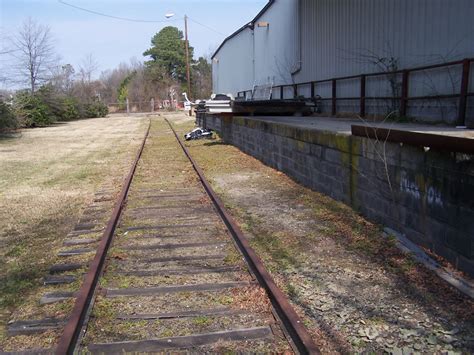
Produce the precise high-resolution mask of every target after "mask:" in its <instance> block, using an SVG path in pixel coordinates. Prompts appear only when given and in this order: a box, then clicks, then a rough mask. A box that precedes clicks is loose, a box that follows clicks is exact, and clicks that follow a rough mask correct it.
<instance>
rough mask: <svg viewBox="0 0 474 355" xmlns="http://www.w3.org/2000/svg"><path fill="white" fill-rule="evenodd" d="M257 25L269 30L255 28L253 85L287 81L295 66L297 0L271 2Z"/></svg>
mask: <svg viewBox="0 0 474 355" xmlns="http://www.w3.org/2000/svg"><path fill="white" fill-rule="evenodd" d="M258 22H268V23H269V27H258V26H257V25H256V26H255V30H254V34H255V37H254V40H255V82H256V84H265V83H268V82H274V83H275V85H279V84H286V83H288V82H291V72H292V71H293V70H294V69H295V66H296V64H297V63H296V50H297V43H298V42H297V31H296V30H297V1H296V0H278V1H275V3H274V5H273V6H272V7H270V8H269V9H268V10H267V12H265V14H264V15H263V16H262V17H261V18H260V19H259V20H258Z"/></svg>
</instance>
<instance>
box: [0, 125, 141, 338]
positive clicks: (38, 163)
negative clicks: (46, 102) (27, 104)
mask: <svg viewBox="0 0 474 355" xmlns="http://www.w3.org/2000/svg"><path fill="white" fill-rule="evenodd" d="M146 123H147V121H146V120H145V119H136V118H134V119H131V118H125V117H115V118H100V119H90V120H85V121H75V122H70V123H67V124H61V125H57V126H53V127H48V128H38V129H35V130H25V131H23V133H22V135H21V136H19V137H17V138H13V139H12V138H9V139H0V165H1V166H2V169H0V259H1V262H0V347H3V346H2V344H3V342H4V341H5V340H6V338H5V324H6V322H7V321H9V320H10V319H11V317H12V314H14V318H15V317H21V312H22V310H27V309H30V308H32V307H39V306H38V304H37V302H38V299H39V295H35V292H36V291H37V290H38V288H39V286H41V278H42V277H43V276H44V275H45V274H46V273H47V269H48V268H49V266H50V265H51V264H52V263H54V262H57V261H59V259H58V258H57V257H56V253H57V251H58V250H59V249H60V248H61V246H62V241H63V239H64V238H65V236H66V234H67V233H68V232H69V231H70V230H71V229H72V228H73V226H74V224H75V223H76V222H77V220H78V218H79V217H80V213H81V211H82V209H83V208H84V207H85V206H86V204H87V203H88V202H91V200H92V198H93V194H94V192H95V191H96V190H97V189H98V188H99V187H101V186H104V185H107V186H109V187H110V188H112V189H114V188H116V187H117V188H119V187H120V184H121V182H122V181H121V180H122V178H123V176H124V174H125V173H127V172H128V168H129V165H130V161H131V160H132V159H133V157H134V155H135V153H136V149H137V147H138V145H139V144H140V142H141V140H142V137H143V134H144V131H145V128H146ZM30 303H31V304H30ZM40 308H41V307H40ZM43 308H45V307H43ZM46 308H47V307H46ZM59 311H61V310H59ZM38 312H39V311H38ZM38 312H36V311H34V312H32V313H34V314H36V313H38ZM39 313H40V312H39Z"/></svg>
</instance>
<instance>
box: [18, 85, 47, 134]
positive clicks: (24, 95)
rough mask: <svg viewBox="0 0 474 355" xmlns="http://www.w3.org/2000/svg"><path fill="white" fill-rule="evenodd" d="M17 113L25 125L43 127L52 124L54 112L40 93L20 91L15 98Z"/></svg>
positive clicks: (21, 123)
mask: <svg viewBox="0 0 474 355" xmlns="http://www.w3.org/2000/svg"><path fill="white" fill-rule="evenodd" d="M15 113H16V115H17V117H18V120H19V123H20V125H21V126H23V127H42V126H47V125H50V124H52V123H53V122H54V121H55V120H54V114H53V113H52V112H51V109H50V107H48V105H47V104H46V103H45V102H44V101H43V100H42V98H41V96H40V95H31V94H30V93H28V92H20V93H18V94H17V95H16V98H15Z"/></svg>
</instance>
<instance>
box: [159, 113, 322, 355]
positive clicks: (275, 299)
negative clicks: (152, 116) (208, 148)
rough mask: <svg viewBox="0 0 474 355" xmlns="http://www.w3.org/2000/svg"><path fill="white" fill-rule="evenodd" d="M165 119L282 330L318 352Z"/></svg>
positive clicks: (301, 348)
mask: <svg viewBox="0 0 474 355" xmlns="http://www.w3.org/2000/svg"><path fill="white" fill-rule="evenodd" d="M166 122H168V125H169V126H170V128H171V130H172V131H173V133H174V135H175V137H176V139H177V140H178V142H179V144H180V146H181V148H182V149H183V151H184V153H185V154H186V156H187V157H188V159H189V161H190V162H191V164H192V165H193V168H194V170H195V171H196V173H197V174H198V176H199V179H200V180H201V183H202V185H203V187H204V189H205V190H206V192H207V193H208V194H209V197H210V198H211V200H212V202H213V203H214V206H215V207H216V210H217V212H218V213H219V215H220V216H221V218H222V221H223V222H224V223H225V225H226V226H227V228H228V229H229V232H230V233H231V235H232V237H233V238H234V240H235V242H236V244H237V245H238V247H239V249H240V251H241V252H242V254H243V255H244V257H245V259H246V261H247V263H248V264H249V266H250V268H251V270H252V271H253V273H254V274H255V276H256V277H257V279H258V281H259V283H260V285H261V286H262V287H263V288H264V289H265V290H266V292H267V294H268V297H269V298H270V301H271V302H272V305H273V307H274V309H275V311H276V313H277V314H278V316H279V317H280V319H281V321H282V323H283V326H284V327H285V329H286V331H287V332H288V334H289V335H290V337H291V339H292V340H293V342H294V344H295V346H296V347H297V349H298V351H299V352H300V353H301V354H319V353H320V351H319V349H318V347H317V346H316V344H315V343H314V342H313V339H312V338H311V336H310V334H309V333H308V331H307V330H306V328H305V327H304V325H303V322H302V320H301V319H300V317H299V316H298V315H297V314H296V312H295V310H294V309H293V307H292V306H291V305H290V302H289V301H288V298H287V297H286V296H285V294H284V293H283V292H282V291H281V290H280V289H279V288H278V286H277V285H276V284H275V281H273V278H272V277H271V275H270V273H269V272H268V271H267V270H266V269H265V266H264V265H263V262H262V260H261V259H260V258H259V257H258V255H257V254H256V253H255V251H254V250H253V249H252V248H251V247H250V244H249V242H248V240H247V238H245V236H244V234H243V232H242V230H241V229H240V227H239V226H238V225H237V223H236V222H235V221H234V219H233V218H232V217H231V216H230V214H229V213H228V212H227V210H226V208H225V207H224V203H223V202H222V201H221V199H220V198H219V197H218V196H217V194H216V193H215V192H214V190H213V189H212V187H211V185H210V184H209V182H208V181H207V180H206V178H205V176H204V173H203V172H202V170H201V168H200V167H199V166H198V165H197V163H196V161H195V160H194V159H193V157H192V156H191V154H190V153H189V151H188V149H187V148H186V146H185V145H184V144H183V142H182V141H181V139H180V138H179V137H178V134H177V133H176V131H175V130H174V128H173V126H172V125H171V123H170V122H169V121H168V120H166Z"/></svg>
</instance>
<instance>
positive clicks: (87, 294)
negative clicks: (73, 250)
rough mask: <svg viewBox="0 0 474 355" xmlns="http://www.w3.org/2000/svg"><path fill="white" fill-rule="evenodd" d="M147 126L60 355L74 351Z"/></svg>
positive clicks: (144, 139)
mask: <svg viewBox="0 0 474 355" xmlns="http://www.w3.org/2000/svg"><path fill="white" fill-rule="evenodd" d="M150 127H151V120H150V122H149V124H148V128H147V130H146V133H145V137H144V138H143V142H142V144H141V146H140V148H139V150H138V153H137V155H136V157H135V160H134V162H133V164H132V167H131V169H130V171H129V173H128V175H127V177H126V178H125V181H124V183H123V187H122V190H121V192H120V195H119V198H118V200H117V203H116V204H115V207H114V210H113V212H112V216H111V217H110V219H109V222H108V223H107V227H106V228H105V230H104V233H103V234H102V237H101V240H100V243H99V246H98V248H97V252H96V254H95V256H94V259H93V261H92V263H91V265H90V267H89V270H88V272H87V274H86V276H85V277H84V282H83V283H82V285H81V288H80V289H79V292H78V295H77V298H76V302H75V304H74V308H73V310H72V313H71V317H70V318H69V320H68V322H67V324H66V326H65V328H64V331H63V334H62V336H61V338H60V340H59V343H58V346H57V348H56V354H60V355H62V354H72V353H74V349H75V346H76V342H77V340H78V338H79V336H80V333H81V329H82V325H83V321H84V319H85V318H86V315H87V312H88V310H89V308H90V305H91V301H92V298H93V296H94V292H95V289H96V286H97V282H98V280H99V277H100V274H101V272H102V268H103V266H104V261H105V258H106V255H107V251H108V250H109V246H110V243H111V242H112V238H113V235H114V231H115V227H116V225H117V222H118V220H119V217H120V213H121V212H122V208H123V205H124V202H125V199H126V197H127V193H128V190H129V188H130V184H131V183H132V179H133V175H134V173H135V170H136V168H137V165H138V161H139V160H140V157H141V155H142V153H143V149H144V147H145V143H146V140H147V138H148V134H149V132H150Z"/></svg>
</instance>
